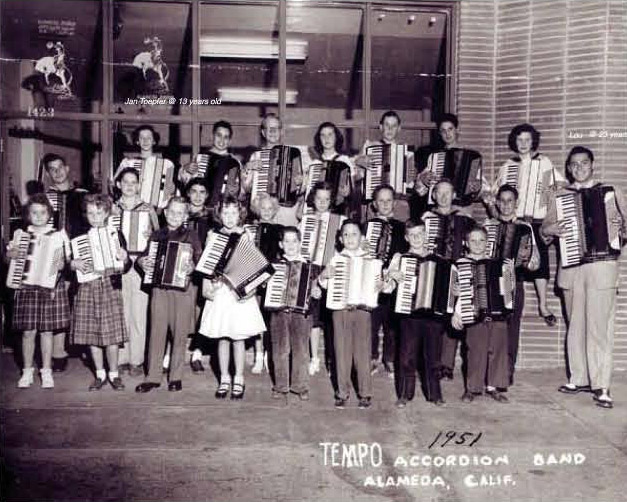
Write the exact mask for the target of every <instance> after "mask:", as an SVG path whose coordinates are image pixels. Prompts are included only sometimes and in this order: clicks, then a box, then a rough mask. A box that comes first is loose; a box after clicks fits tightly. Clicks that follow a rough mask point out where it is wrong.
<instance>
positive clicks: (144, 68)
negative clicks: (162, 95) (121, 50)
mask: <svg viewBox="0 0 627 502" xmlns="http://www.w3.org/2000/svg"><path fill="white" fill-rule="evenodd" d="M144 45H146V46H149V47H150V51H144V52H140V53H139V54H137V55H136V56H135V58H134V59H133V66H134V67H135V68H138V69H139V70H141V72H142V75H143V76H144V80H145V81H146V83H147V84H149V82H150V81H149V79H148V74H147V72H148V70H151V71H153V72H155V73H156V75H157V77H158V87H159V90H161V92H168V91H169V86H168V82H167V79H168V77H169V76H170V70H169V69H168V65H166V64H165V62H164V61H163V57H162V53H163V45H162V43H161V39H160V38H159V37H146V38H145V39H144Z"/></svg>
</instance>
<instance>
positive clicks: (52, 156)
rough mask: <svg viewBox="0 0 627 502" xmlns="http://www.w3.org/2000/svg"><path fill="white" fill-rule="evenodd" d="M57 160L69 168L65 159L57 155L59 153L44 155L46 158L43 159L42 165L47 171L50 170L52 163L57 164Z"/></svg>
mask: <svg viewBox="0 0 627 502" xmlns="http://www.w3.org/2000/svg"><path fill="white" fill-rule="evenodd" d="M57 160H60V161H61V162H62V163H63V165H64V166H67V162H66V160H65V157H62V156H61V155H59V154H57V153H47V154H46V155H44V158H43V159H41V163H42V164H43V166H44V169H45V170H46V171H49V170H50V164H51V163H52V162H55V161H57Z"/></svg>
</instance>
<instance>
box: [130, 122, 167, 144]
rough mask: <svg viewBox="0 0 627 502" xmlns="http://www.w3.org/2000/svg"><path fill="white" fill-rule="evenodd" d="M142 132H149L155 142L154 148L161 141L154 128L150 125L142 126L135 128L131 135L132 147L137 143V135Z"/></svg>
mask: <svg viewBox="0 0 627 502" xmlns="http://www.w3.org/2000/svg"><path fill="white" fill-rule="evenodd" d="M142 131H150V132H151V133H152V139H153V140H154V142H155V146H156V145H158V144H159V142H160V141H161V135H160V134H159V133H158V132H157V131H155V128H154V127H152V126H151V125H150V124H142V125H140V126H138V127H136V128H135V129H134V130H133V132H132V134H131V136H132V139H133V144H134V145H136V144H137V143H139V133H140V132H142Z"/></svg>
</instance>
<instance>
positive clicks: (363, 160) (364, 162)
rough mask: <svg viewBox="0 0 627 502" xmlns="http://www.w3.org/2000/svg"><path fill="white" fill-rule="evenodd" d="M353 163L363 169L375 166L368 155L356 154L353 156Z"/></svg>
mask: <svg viewBox="0 0 627 502" xmlns="http://www.w3.org/2000/svg"><path fill="white" fill-rule="evenodd" d="M355 164H357V165H358V166H359V167H363V168H364V169H373V168H375V167H376V166H373V165H371V163H370V157H368V155H357V156H356V157H355Z"/></svg>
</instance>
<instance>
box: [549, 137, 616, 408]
mask: <svg viewBox="0 0 627 502" xmlns="http://www.w3.org/2000/svg"><path fill="white" fill-rule="evenodd" d="M566 171H567V173H568V175H569V176H570V179H571V180H572V183H571V184H570V185H569V186H567V187H565V188H563V189H560V190H558V191H557V192H556V193H555V196H554V197H553V199H552V200H551V201H550V203H549V208H548V212H547V216H546V219H545V220H544V223H543V224H542V228H541V236H542V238H543V239H544V240H545V241H546V242H547V243H548V242H550V241H552V240H553V239H554V238H558V239H559V245H560V264H559V270H558V277H557V284H558V286H559V287H560V288H561V289H562V290H563V291H564V301H565V306H566V314H567V317H568V333H567V340H566V342H567V352H568V367H569V373H570V375H569V382H568V383H567V384H565V385H562V386H561V387H560V388H559V391H560V392H563V393H566V394H578V393H580V392H590V391H591V392H593V399H594V400H595V402H596V405H597V406H600V407H602V408H612V407H613V402H612V398H611V396H610V392H609V387H610V379H611V373H612V350H613V346H614V321H615V317H616V295H617V288H618V279H619V263H618V258H619V256H620V252H621V247H622V245H623V243H624V238H625V236H626V235H627V225H626V221H625V219H624V217H623V214H624V211H625V207H626V206H625V204H624V201H623V197H622V194H621V193H620V192H619V191H617V190H615V189H614V187H612V186H609V185H605V184H601V183H595V182H594V180H593V174H594V154H593V153H592V151H591V150H589V149H588V148H585V147H583V146H575V147H574V148H573V149H572V150H571V151H570V153H569V155H568V158H567V160H566Z"/></svg>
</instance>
